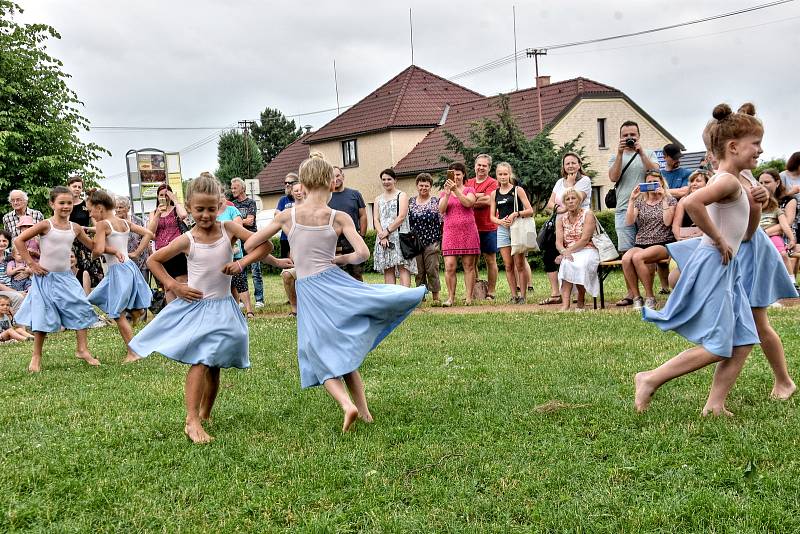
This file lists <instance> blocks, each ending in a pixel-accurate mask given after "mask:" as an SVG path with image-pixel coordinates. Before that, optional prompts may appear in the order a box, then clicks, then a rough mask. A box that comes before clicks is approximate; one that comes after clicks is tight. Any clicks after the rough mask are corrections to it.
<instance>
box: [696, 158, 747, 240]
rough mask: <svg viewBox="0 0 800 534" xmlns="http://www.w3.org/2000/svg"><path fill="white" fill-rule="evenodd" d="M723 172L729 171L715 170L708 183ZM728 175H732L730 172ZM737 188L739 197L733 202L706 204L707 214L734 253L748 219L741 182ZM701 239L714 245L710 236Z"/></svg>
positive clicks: (744, 193)
mask: <svg viewBox="0 0 800 534" xmlns="http://www.w3.org/2000/svg"><path fill="white" fill-rule="evenodd" d="M725 174H730V173H728V172H717V174H715V175H714V176H712V177H711V179H710V180H709V181H708V183H709V184H711V183H713V182H714V180H716V179H717V178H718V177H720V176H723V175H725ZM730 175H731V176H733V175H732V174H730ZM734 178H735V177H734ZM736 180H737V182H738V180H739V179H738V178H736ZM739 189H740V191H739V198H737V199H736V200H734V201H733V202H727V203H725V204H720V203H719V202H714V203H713V204H709V205H708V206H706V209H707V210H708V216H709V217H710V218H711V221H712V222H713V223H714V224H715V225H716V227H717V228H719V231H720V233H721V234H722V236H723V237H724V238H725V241H727V243H728V245H730V246H731V248H732V249H733V254H734V255H736V253H737V252H738V251H739V245H741V244H742V239H744V234H745V233H746V232H747V225H748V223H749V220H750V202H749V200H748V199H747V191H745V190H744V187H743V186H742V185H741V183H739ZM702 240H703V241H702V243H703V244H705V245H711V246H714V242H713V241H712V240H711V238H710V237H708V236H706V235H704V236H703V237H702Z"/></svg>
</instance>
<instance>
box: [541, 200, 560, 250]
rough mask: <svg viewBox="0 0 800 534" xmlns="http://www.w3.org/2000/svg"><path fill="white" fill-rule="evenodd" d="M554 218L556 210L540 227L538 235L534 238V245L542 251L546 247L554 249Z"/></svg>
mask: <svg viewBox="0 0 800 534" xmlns="http://www.w3.org/2000/svg"><path fill="white" fill-rule="evenodd" d="M556 217H558V211H557V210H553V214H552V215H551V216H550V218H549V219H547V221H545V223H544V224H543V225H542V229H541V230H539V235H538V236H537V237H536V243H537V244H538V245H539V248H540V249H542V250H545V249H547V248H548V247H550V248H555V244H556Z"/></svg>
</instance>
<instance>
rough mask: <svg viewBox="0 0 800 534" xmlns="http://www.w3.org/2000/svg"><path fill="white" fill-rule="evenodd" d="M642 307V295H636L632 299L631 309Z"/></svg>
mask: <svg viewBox="0 0 800 534" xmlns="http://www.w3.org/2000/svg"><path fill="white" fill-rule="evenodd" d="M643 307H644V299H643V298H642V297H636V298H635V299H633V309H634V310H641V309H642V308H643Z"/></svg>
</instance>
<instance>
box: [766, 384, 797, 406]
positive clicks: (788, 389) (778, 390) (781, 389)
mask: <svg viewBox="0 0 800 534" xmlns="http://www.w3.org/2000/svg"><path fill="white" fill-rule="evenodd" d="M796 389H797V386H795V385H794V382H789V385H780V386H779V385H778V384H775V385H774V386H773V388H772V393H770V394H769V396H770V398H772V399H776V400H782V401H785V400H789V399H790V398H791V397H792V395H794V392H795V390H796Z"/></svg>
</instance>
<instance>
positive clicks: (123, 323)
mask: <svg viewBox="0 0 800 534" xmlns="http://www.w3.org/2000/svg"><path fill="white" fill-rule="evenodd" d="M114 321H115V322H116V323H117V328H118V329H119V335H121V336H122V339H123V340H124V341H125V345H127V344H128V343H130V342H131V339H133V328H132V327H131V323H129V322H128V319H127V318H126V317H125V313H123V314H122V315H120V316H119V317H117V318H116V319H114Z"/></svg>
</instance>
